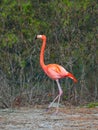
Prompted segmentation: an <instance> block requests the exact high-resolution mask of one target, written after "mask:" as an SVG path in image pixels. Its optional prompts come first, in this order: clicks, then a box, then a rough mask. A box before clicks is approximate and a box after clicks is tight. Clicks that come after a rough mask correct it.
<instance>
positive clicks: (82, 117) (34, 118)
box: [0, 107, 98, 130]
mask: <svg viewBox="0 0 98 130" xmlns="http://www.w3.org/2000/svg"><path fill="white" fill-rule="evenodd" d="M54 110H55V108H52V109H51V110H50V111H49V112H46V111H45V109H44V108H41V107H36V108H30V107H26V108H25V107H23V108H20V109H1V110H0V130H98V108H77V107H71V108H66V107H65V108H60V110H59V113H58V114H57V115H56V114H55V113H54Z"/></svg>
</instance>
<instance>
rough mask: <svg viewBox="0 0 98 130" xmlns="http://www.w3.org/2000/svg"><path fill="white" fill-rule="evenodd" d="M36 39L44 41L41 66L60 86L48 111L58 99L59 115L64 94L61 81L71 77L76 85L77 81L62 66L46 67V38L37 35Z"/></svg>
mask: <svg viewBox="0 0 98 130" xmlns="http://www.w3.org/2000/svg"><path fill="white" fill-rule="evenodd" d="M36 39H41V40H42V41H43V43H42V47H41V51H40V65H41V67H42V69H43V70H44V72H45V73H46V75H47V76H49V77H50V78H51V79H53V80H55V81H56V83H57V86H58V90H59V94H58V95H57V96H56V98H55V99H54V100H53V101H52V102H51V103H50V105H49V106H48V108H47V110H49V108H50V107H51V106H52V105H53V103H54V102H55V101H56V100H57V99H58V103H57V107H56V113H58V109H59V102H60V98H61V95H62V94H63V90H62V88H61V86H60V83H59V79H61V78H66V77H69V78H71V79H72V80H73V81H74V82H75V83H76V82H77V79H76V78H75V77H74V75H73V74H71V73H70V72H68V71H67V70H66V69H64V68H63V67H62V66H61V65H58V64H48V65H45V63H44V51H45V47H46V36H45V35H37V36H36Z"/></svg>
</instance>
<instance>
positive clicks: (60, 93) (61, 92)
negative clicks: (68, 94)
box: [48, 80, 63, 113]
mask: <svg viewBox="0 0 98 130" xmlns="http://www.w3.org/2000/svg"><path fill="white" fill-rule="evenodd" d="M56 82H57V85H58V89H59V94H58V95H57V97H56V98H55V99H54V100H53V101H52V103H50V105H49V106H48V109H49V108H50V107H51V106H52V105H53V103H54V102H55V101H56V100H57V99H58V104H57V107H56V113H58V109H59V102H60V98H61V95H62V94H63V91H62V88H61V86H60V83H59V80H56Z"/></svg>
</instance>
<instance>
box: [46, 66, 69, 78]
mask: <svg viewBox="0 0 98 130" xmlns="http://www.w3.org/2000/svg"><path fill="white" fill-rule="evenodd" d="M46 73H47V75H48V76H49V77H50V78H52V79H59V78H63V77H65V75H66V74H67V73H68V72H67V71H66V70H65V69H64V68H63V67H62V66H60V65H57V64H49V65H47V72H46Z"/></svg>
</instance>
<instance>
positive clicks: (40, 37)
mask: <svg viewBox="0 0 98 130" xmlns="http://www.w3.org/2000/svg"><path fill="white" fill-rule="evenodd" d="M37 38H39V39H42V40H46V36H45V35H37V36H36V39H37Z"/></svg>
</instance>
